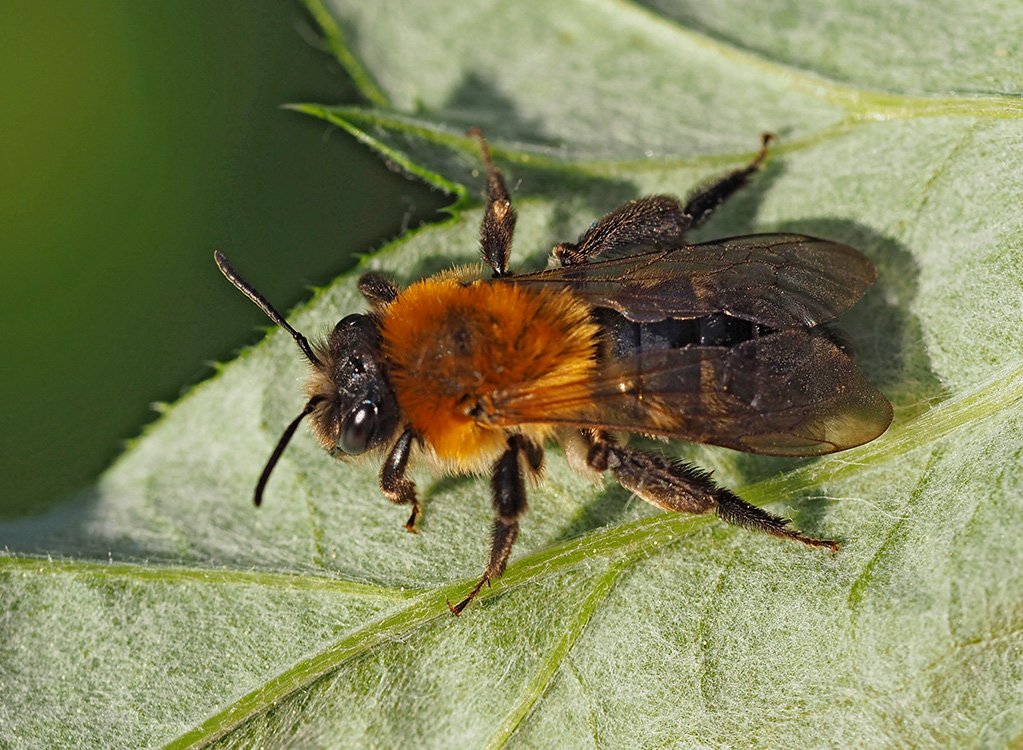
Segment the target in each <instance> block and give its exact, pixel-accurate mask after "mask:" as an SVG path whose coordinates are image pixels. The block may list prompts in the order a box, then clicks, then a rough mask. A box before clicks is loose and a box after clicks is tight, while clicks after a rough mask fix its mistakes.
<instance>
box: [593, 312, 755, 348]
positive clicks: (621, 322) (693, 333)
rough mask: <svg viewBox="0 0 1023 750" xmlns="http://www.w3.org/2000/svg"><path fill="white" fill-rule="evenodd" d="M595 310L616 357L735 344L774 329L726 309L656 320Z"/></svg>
mask: <svg viewBox="0 0 1023 750" xmlns="http://www.w3.org/2000/svg"><path fill="white" fill-rule="evenodd" d="M593 314H594V318H595V319H596V321H597V323H599V324H600V326H601V328H603V330H604V331H605V333H606V336H607V341H608V342H609V343H610V346H611V350H610V352H609V355H610V356H611V357H612V358H613V359H621V358H623V357H628V356H629V355H631V354H634V353H636V352H640V351H650V350H655V349H681V348H682V347H684V346H694V345H696V346H727V347H732V346H735V345H736V344H741V343H742V342H744V341H749V340H750V339H752V338H755V337H757V336H763V335H766V334H767V333H770V332H771V331H770V329H768V328H766V327H764V326H761V325H758V324H756V323H750V322H749V321H748V320H741V319H739V318H733V317H732V316H730V315H726V314H724V313H714V314H713V315H705V316H703V317H700V318H686V319H684V320H661V321H658V322H656V323H634V322H632V321H631V320H627V319H626V318H625V317H624V316H623V315H622V314H621V313H618V312H616V311H614V310H610V309H607V308H598V309H597V310H594V313H593Z"/></svg>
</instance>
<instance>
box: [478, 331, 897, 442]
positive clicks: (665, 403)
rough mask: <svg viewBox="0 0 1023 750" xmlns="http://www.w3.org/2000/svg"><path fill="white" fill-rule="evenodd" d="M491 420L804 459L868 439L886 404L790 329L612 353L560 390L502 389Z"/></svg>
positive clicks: (820, 341)
mask: <svg viewBox="0 0 1023 750" xmlns="http://www.w3.org/2000/svg"><path fill="white" fill-rule="evenodd" d="M494 405H495V409H496V411H497V416H498V418H497V420H495V421H496V422H497V423H498V424H502V425H504V426H512V425H515V424H519V423H547V424H556V425H565V426H574V427H580V428H595V429H607V430H610V431H625V432H639V433H646V434H652V435H659V436H663V437H668V438H678V439H683V440H692V441H696V442H701V443H712V444H714V445H723V446H726V447H728V448H735V449H736V450H741V451H747V452H751V453H764V454H769V455H780V456H813V455H820V454H824V453H831V452H833V451H838V450H843V449H845V448H851V447H853V446H856V445H860V444H862V443H866V442H868V441H870V440H873V439H874V438H875V437H877V436H878V435H880V434H881V433H882V432H884V431H885V429H886V428H887V427H888V424H889V423H890V422H891V419H892V408H891V404H889V403H888V400H887V399H886V398H885V397H884V396H883V395H882V394H881V392H880V391H878V390H877V389H876V388H875V387H874V386H873V385H872V384H871V383H870V382H868V381H867V379H866V378H865V377H864V376H863V375H862V373H860V371H859V368H858V367H857V366H856V363H855V362H854V361H853V360H852V358H851V357H849V355H848V354H846V353H845V352H844V351H842V350H841V349H839V348H838V347H837V346H836V345H835V344H834V343H832V342H831V341H830V340H829V339H828V338H826V337H825V336H823V335H821V334H819V333H815V332H812V331H805V330H802V329H791V330H787V331H779V332H777V333H772V334H769V335H767V336H761V337H757V338H754V339H751V340H749V341H746V342H744V343H742V344H738V345H736V346H733V347H731V348H728V347H713V346H687V347H683V348H681V349H657V350H652V351H650V350H647V351H641V352H638V353H635V354H633V355H630V356H628V357H625V358H622V359H614V360H610V361H608V362H605V363H603V364H602V365H601V368H600V370H599V371H598V373H597V374H596V376H595V377H593V378H591V379H589V380H587V381H585V382H583V381H581V380H580V381H579V382H576V383H570V384H567V385H565V386H564V387H563V388H550V389H545V390H537V389H533V390H530V389H528V388H523V389H521V390H520V391H515V390H510V391H507V392H505V393H504V394H502V397H501V398H498V399H496V400H495V402H494Z"/></svg>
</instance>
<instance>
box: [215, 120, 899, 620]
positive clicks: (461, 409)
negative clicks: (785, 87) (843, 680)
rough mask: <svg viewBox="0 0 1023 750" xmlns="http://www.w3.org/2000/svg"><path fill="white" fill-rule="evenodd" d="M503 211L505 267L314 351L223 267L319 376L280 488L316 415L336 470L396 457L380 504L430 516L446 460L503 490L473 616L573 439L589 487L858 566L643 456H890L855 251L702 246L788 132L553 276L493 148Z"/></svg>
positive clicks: (614, 229) (451, 467) (565, 255)
mask: <svg viewBox="0 0 1023 750" xmlns="http://www.w3.org/2000/svg"><path fill="white" fill-rule="evenodd" d="M469 134H470V135H471V136H472V137H474V138H475V139H476V140H477V142H478V143H479V147H480V151H481V155H482V160H483V164H484V165H485V167H486V178H487V199H486V208H485V211H484V214H483V220H482V224H481V227H480V250H481V255H482V261H483V264H482V265H480V266H479V267H477V268H476V269H475V270H466V269H460V270H459V269H456V270H452V271H449V272H444V273H441V274H439V275H436V276H432V277H429V278H426V279H423V280H420V281H417V282H415V283H413V284H411V285H410V286H408V287H407V288H405V289H399V288H398V286H396V285H395V284H394V283H393V282H392V281H391V280H389V279H387V278H385V277H384V276H382V275H380V274H376V273H368V274H366V275H364V276H362V277H361V279H360V280H359V283H358V288H359V291H360V292H361V293H362V295H363V296H364V297H365V298H366V300H367V302H368V305H369V310H368V312H365V313H357V314H353V315H348V316H346V317H344V318H342V319H341V320H340V321H338V323H337V325H336V326H334V329H333V330H332V331H331V332H330V334H329V335H328V336H327V337H326V338H325V339H324V340H322V341H317V342H314V343H310V342H309V340H308V339H306V337H305V336H303V335H302V334H301V333H299V332H298V331H296V330H295V329H294V328H293V327H292V326H291V325H290V324H289V323H288V322H287V321H286V320H285V319H284V317H283V316H282V315H281V314H280V313H279V312H278V311H277V310H276V309H275V308H274V307H273V305H271V304H270V303H269V302H268V301H267V300H266V299H265V298H264V297H263V296H262V295H261V294H260V293H259V292H258V291H257V290H256V289H255V288H254V287H253V286H252V285H251V284H249V283H248V282H247V281H245V280H244V279H243V278H242V277H241V276H240V275H239V274H238V272H237V271H235V269H234V268H233V267H232V266H231V264H230V263H229V262H228V260H227V258H226V257H224V255H223V254H222V253H221V252H219V251H217V252H216V253H215V254H214V257H215V259H216V263H217V265H218V267H219V268H220V270H221V271H222V272H223V274H224V276H226V277H227V279H228V280H229V281H230V282H231V283H232V284H233V285H234V286H235V287H237V288H238V290H239V291H241V292H242V293H243V294H244V295H245V296H246V297H248V298H249V299H250V300H251V301H252V302H254V303H255V304H256V305H257V306H258V307H259V308H260V309H261V310H262V311H263V312H264V313H266V315H267V316H268V317H269V318H270V319H271V320H272V321H274V322H275V323H276V324H277V325H279V326H280V327H282V328H283V329H284V330H286V331H287V332H288V333H289V334H291V336H292V337H293V338H294V339H295V342H296V343H297V344H298V347H299V349H300V350H301V352H302V354H303V355H304V356H305V359H306V360H307V361H308V364H309V366H310V373H309V380H308V384H307V386H306V395H307V397H308V399H307V401H306V404H305V406H304V408H303V409H302V411H301V412H300V413H299V415H298V416H297V417H295V419H294V420H293V421H292V422H291V423H290V424H289V425H288V426H287V427H286V428H285V430H284V433H283V434H282V435H281V438H280V440H279V441H278V443H277V446H276V447H275V448H274V451H273V453H272V454H271V455H270V458H269V460H268V461H267V463H266V466H265V468H264V469H263V472H262V475H261V476H260V477H259V480H258V482H257V483H256V488H255V503H256V505H257V506H258V505H260V503H261V502H262V499H263V493H264V490H265V488H266V485H267V480H268V479H269V477H270V473H271V472H272V471H273V468H274V466H275V465H276V463H277V461H278V459H279V458H280V457H281V454H282V453H283V452H284V450H285V448H286V447H287V445H288V442H289V441H290V440H291V438H292V436H293V435H294V433H295V431H296V429H297V428H298V426H299V424H300V422H301V421H302V420H303V419H304V418H306V417H310V419H311V422H312V428H313V432H314V433H315V435H316V438H317V439H318V440H319V442H320V443H321V444H322V445H323V447H324V448H325V449H326V451H327V452H328V453H329V454H330V455H332V456H335V457H338V458H343V457H347V456H355V455H360V454H368V453H377V454H379V455H380V456H381V457H382V465H381V468H380V489H381V491H382V493H383V495H384V497H386V498H387V499H388V500H390V501H391V502H393V503H396V504H398V505H404V506H408V507H409V509H410V514H409V517H408V520H407V521H406V523H405V528H406V529H407V530H408V531H410V532H411V531H415V529H416V522H417V519H418V518H419V515H420V511H421V508H420V503H419V499H418V497H417V494H416V487H415V484H414V483H413V482H412V480H410V479H409V477H408V474H409V469H410V467H411V466H412V464H413V463H414V462H415V461H417V460H425V461H427V462H429V463H431V464H433V465H435V466H436V467H437V468H439V469H440V470H442V471H445V472H449V473H455V474H488V475H489V476H490V479H491V490H492V496H493V505H494V511H495V519H494V526H493V533H492V537H491V544H490V556H489V559H488V561H487V563H486V567H485V568H484V571H483V574H482V575H481V576H480V578H479V580H478V582H477V583H476V585H475V586H474V587H473V588H472V589H471V590H470V591H469V592H468V593H467V595H466V596H465V598H464V599H462V601H460V602H459V603H458V604H451V602H448V606H449V608H450V609H451V611H452V612H453V613H454V614H455V615H458V614H460V613H461V612H462V610H463V609H465V607H466V605H468V604H469V603H470V602H471V601H472V600H473V598H475V597H476V595H477V594H478V593H479V591H480V590H481V589H482V587H483V586H485V585H488V584H489V583H490V582H491V581H493V580H495V579H496V578H498V577H499V576H500V575H501V574H502V572H503V571H504V569H505V566H506V565H507V562H508V558H509V556H510V555H511V551H512V546H513V545H514V543H515V539H516V537H517V536H518V533H519V520H520V518H521V517H522V515H523V513H524V512H525V511H526V480H527V478H532V479H537V480H538V479H539V478H540V477H541V475H542V472H543V465H544V446H545V445H547V444H548V443H549V442H551V441H557V442H560V443H561V445H562V446H563V447H564V451H565V455H566V458H567V460H568V462H569V463H570V464H571V465H572V466H573V467H574V468H577V469H580V470H581V471H583V472H588V473H590V474H595V475H604V474H605V473H608V472H609V473H610V474H611V476H613V477H614V479H615V480H617V481H618V482H619V483H620V484H621V485H622V486H623V487H625V488H627V489H628V490H630V491H631V492H633V493H635V494H636V495H638V496H639V497H641V498H643V499H644V500H646V501H647V502H649V503H651V504H653V505H655V506H656V507H658V508H661V509H663V510H666V511H672V512H676V513H707V512H714V513H715V514H716V515H717V516H718V517H719V518H721V519H723V520H724V521H726V522H728V523H732V524H737V525H739V526H744V527H746V528H748V529H752V530H754V531H760V532H765V533H767V534H772V535H774V536H777V537H781V538H783V539H789V540H793V541H796V542H801V543H803V544H806V545H809V546H811V547H825V548H829V549H831V550H832V551H835V550H837V548H838V543H837V542H836V541H834V540H830V539H817V538H814V537H811V536H808V535H806V534H804V533H803V532H801V531H799V530H797V529H795V528H793V527H792V526H791V525H790V522H789V521H788V520H786V519H784V518H781V517H779V516H776V515H773V514H771V513H769V512H767V511H766V510H763V509H761V508H758V507H756V506H753V505H750V504H749V503H747V502H745V501H744V500H742V499H741V498H740V497H738V496H737V495H736V494H734V493H733V492H731V491H729V490H728V489H725V488H723V487H720V486H718V485H717V484H715V482H714V481H713V480H712V478H711V475H710V474H709V473H708V472H705V471H702V470H700V469H698V468H696V467H695V466H692V465H690V464H686V463H681V462H678V461H673V460H669V459H666V458H664V457H662V456H660V455H657V454H655V453H651V452H649V451H646V450H642V449H640V448H636V447H631V446H629V445H628V444H627V443H626V442H624V441H623V439H622V436H623V435H627V434H628V433H638V434H641V435H646V436H654V437H658V438H663V439H682V440H689V441H696V442H700V443H710V444H714V445H720V446H725V447H728V448H733V449H735V450H739V451H747V452H750V453H760V454H768V455H776V456H816V455H822V454H826V453H831V452H834V451H840V450H844V449H846V448H851V447H853V446H856V445H860V444H862V443H865V442H868V441H870V440H873V439H874V438H876V437H877V436H878V435H880V434H881V433H883V432H884V431H885V429H887V427H888V424H889V423H890V421H891V418H892V408H891V405H890V404H889V402H888V400H887V399H886V398H885V397H884V396H883V395H882V394H881V392H880V391H878V390H877V388H875V387H874V386H873V385H872V384H871V383H870V382H869V381H868V380H867V379H866V378H865V377H864V376H863V374H862V373H861V372H860V370H859V368H858V367H857V365H856V363H855V362H854V360H853V359H852V357H851V356H850V355H849V354H848V353H847V352H846V350H845V348H844V347H843V346H841V345H840V344H838V343H836V340H835V337H834V336H833V335H832V334H831V333H830V332H829V330H828V329H827V328H826V325H825V324H827V323H828V322H829V321H831V320H832V319H833V318H834V317H835V316H837V315H838V314H839V313H841V312H843V311H845V310H846V309H848V308H849V307H851V306H852V305H853V304H854V303H856V301H857V300H859V299H860V297H862V296H863V294H864V293H865V292H866V290H867V288H868V287H869V286H870V285H871V284H872V283H873V281H874V279H875V276H876V272H875V269H874V266H873V265H872V264H871V262H870V261H869V260H868V259H867V258H865V257H864V256H863V255H862V254H861V253H859V252H858V251H857V250H854V249H853V248H851V247H848V246H846V245H843V244H840V243H838V242H832V241H830V240H824V239H817V238H814V237H808V236H804V235H799V234H753V235H745V236H738V237H730V238H727V239H721V240H715V241H713V242H704V243H699V244H690V243H689V242H687V241H686V234H687V233H688V232H689V231H690V230H691V229H693V228H695V227H697V226H699V225H700V224H701V223H703V222H704V221H705V220H706V219H707V218H708V216H710V214H711V213H712V212H713V211H714V209H715V208H716V207H717V206H719V205H720V204H721V203H722V202H724V201H725V200H726V199H728V198H729V197H730V196H732V195H733V194H734V193H735V192H736V191H738V190H739V189H740V188H741V187H743V185H745V184H746V183H747V182H748V180H749V179H750V177H751V176H752V175H753V174H754V173H755V172H757V171H758V170H759V169H760V167H761V165H762V163H763V162H764V159H765V157H766V155H767V147H768V142H769V140H770V136H769V135H765V136H763V139H762V140H763V143H762V145H761V148H760V151H759V152H758V154H757V155H756V157H755V158H754V159H753V160H752V161H751V162H750V163H749V164H747V165H746V166H745V167H742V168H740V169H737V170H735V171H733V172H731V173H729V174H727V175H725V176H723V177H722V178H721V179H719V180H717V181H715V182H713V183H711V184H708V185H707V186H705V187H704V188H702V189H699V190H697V191H696V192H695V193H694V194H692V195H691V197H689V199H688V200H687V201H685V202H684V203H683V202H681V201H680V200H679V199H678V198H676V197H673V196H668V195H653V196H648V197H644V198H640V199H638V200H633V201H629V202H627V203H625V204H624V205H622V206H620V207H619V208H617V209H615V210H614V211H611V212H610V213H609V214H607V215H606V216H604V217H603V218H601V219H599V220H598V221H596V222H594V223H593V224H592V225H591V226H590V228H589V229H587V230H586V231H585V232H584V233H583V234H582V235H581V236H580V237H579V239H578V240H577V241H576V242H574V243H573V242H564V243H561V244H558V245H557V246H556V247H554V249H553V251H552V256H553V257H552V266H553V267H551V268H548V269H547V270H542V271H538V272H534V273H523V274H514V273H512V272H511V270H510V269H509V255H510V249H511V242H512V236H513V233H514V229H515V220H516V213H515V209H514V208H513V206H512V202H511V198H510V196H509V193H508V189H507V187H506V186H505V181H504V178H503V177H502V174H501V172H500V170H499V169H498V168H497V167H496V166H495V164H494V162H493V159H492V158H491V155H490V150H489V148H488V146H487V142H486V140H485V139H484V137H483V135H482V134H481V133H480V132H479V130H476V129H473V130H471V131H469Z"/></svg>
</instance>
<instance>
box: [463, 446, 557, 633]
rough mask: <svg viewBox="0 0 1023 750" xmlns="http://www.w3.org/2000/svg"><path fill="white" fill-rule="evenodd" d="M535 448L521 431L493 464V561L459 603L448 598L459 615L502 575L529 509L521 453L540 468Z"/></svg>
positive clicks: (533, 465) (534, 466) (537, 470)
mask: <svg viewBox="0 0 1023 750" xmlns="http://www.w3.org/2000/svg"><path fill="white" fill-rule="evenodd" d="M535 448H536V446H531V444H530V443H529V441H527V440H526V439H524V438H523V437H521V436H520V435H512V436H511V437H510V438H508V449H507V450H505V452H504V453H502V454H501V457H500V458H499V459H497V463H496V464H494V473H493V475H492V478H491V481H490V484H491V487H492V489H493V492H494V510H495V511H496V512H497V515H496V517H495V518H494V534H493V537H492V541H491V544H490V561H489V562H488V563H487V567H486V569H485V570H484V571H483V576H482V577H481V578H480V580H479V582H477V584H476V585H475V586H474V587H473V589H472V591H470V592H469V594H468V596H466V597H465V598H464V599H463V600H462V601H460V602H459V603H458V604H452V603H451V602H448V609H450V610H451V613H452V614H454V615H456V616H457V615H460V614H461V613H462V610H463V609H465V608H466V606H467V605H468V604H469V602H471V601H472V600H473V599H475V598H476V595H477V594H478V593H479V592H480V590H481V589H482V588H483V586H484V585H487V586H489V585H490V582H491V581H493V580H494V579H496V578H500V576H501V574H502V573H503V572H504V568H505V566H506V565H507V564H508V557H509V556H510V555H511V551H512V545H514V544H515V537H517V536H518V534H519V517H520V516H521V515H522V514H523V513H525V512H526V484H525V481H524V478H523V476H522V462H521V457H525V458H526V460H527V462H528V465H529V468H530V470H531V471H533V472H534V473H535V472H539V471H540V459H541V458H542V455H541V456H537V451H536V450H535Z"/></svg>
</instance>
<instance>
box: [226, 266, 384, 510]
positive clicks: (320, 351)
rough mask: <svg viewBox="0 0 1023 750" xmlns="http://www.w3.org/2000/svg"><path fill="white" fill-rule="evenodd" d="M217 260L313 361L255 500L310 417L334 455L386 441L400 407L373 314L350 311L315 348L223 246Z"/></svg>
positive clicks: (260, 498) (354, 452) (258, 501)
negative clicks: (300, 402)
mask: <svg viewBox="0 0 1023 750" xmlns="http://www.w3.org/2000/svg"><path fill="white" fill-rule="evenodd" d="M213 258H214V260H215V261H216V263H217V267H218V268H219V269H220V271H221V273H223V274H224V276H225V277H226V278H227V280H228V281H230V282H231V283H232V284H233V285H234V286H235V288H236V289H238V291H240V292H241V293H242V294H244V295H245V296H246V297H248V298H249V299H250V300H252V302H253V303H255V305H256V306H257V307H259V309H261V310H262V311H263V312H264V313H266V315H267V317H269V318H270V320H272V321H273V322H274V323H276V324H277V325H279V326H280V327H281V328H283V329H284V330H286V331H287V332H288V333H290V334H291V336H292V338H294V339H295V343H296V344H298V347H299V349H301V350H302V353H303V354H304V355H305V358H306V359H307V360H308V361H309V364H310V365H312V373H311V374H310V377H309V383H308V386H307V388H306V390H307V392H308V394H309V400H308V401H307V402H306V405H305V407H304V408H303V409H302V411H301V412H300V413H299V415H298V416H297V417H295V418H294V419H293V420H292V421H291V423H290V424H288V426H287V427H286V428H285V429H284V432H283V433H282V434H281V438H280V440H278V441H277V446H276V447H275V448H274V451H273V453H271V454H270V459H269V460H268V461H267V462H266V466H265V467H264V469H263V473H262V474H261V475H260V477H259V481H258V482H257V483H256V491H255V496H254V500H255V503H256V505H260V504H261V503H262V501H263V490H264V489H265V488H266V483H267V480H269V478H270V473H271V472H272V471H273V468H274V466H275V465H276V464H277V461H278V460H279V459H280V457H281V455H282V454H283V453H284V449H285V448H287V446H288V443H289V442H290V441H291V438H292V436H293V435H294V434H295V430H297V429H298V425H299V424H300V423H301V422H302V420H303V419H305V418H306V417H307V416H309V415H312V422H313V430H314V432H315V433H316V437H317V438H318V439H319V440H320V443H321V444H322V445H323V447H324V448H326V449H327V451H329V452H330V454H331V455H333V456H339V455H357V454H360V453H364V452H365V451H367V450H369V449H372V448H375V447H377V446H379V445H381V444H382V443H384V442H385V441H386V440H387V439H388V438H389V437H390V436H391V435H392V434H393V433H394V432H395V430H396V429H397V426H398V423H399V412H398V405H397V402H396V401H395V399H394V394H393V393H392V391H391V388H390V386H389V385H388V383H387V379H386V378H385V376H384V371H383V366H382V357H381V354H380V335H379V328H378V325H377V322H376V320H375V319H374V318H373V317H372V316H370V315H349V316H347V317H345V318H342V319H341V320H340V321H338V324H337V325H336V326H334V330H333V331H331V333H330V335H329V336H328V337H327V339H326V341H324V342H323V343H322V344H320V345H318V346H316V347H315V349H314V347H312V346H310V344H309V340H308V339H306V337H305V336H303V335H302V334H301V333H299V332H298V331H296V330H295V329H294V328H292V327H291V325H290V324H289V323H288V321H286V320H285V319H284V316H283V315H281V314H280V313H279V312H277V310H276V308H274V306H273V305H271V304H270V303H269V302H268V301H267V299H266V298H265V297H263V295H262V294H260V293H259V292H258V291H257V290H256V289H255V287H253V286H252V285H251V284H249V283H248V282H247V281H245V279H243V278H242V277H241V276H240V275H239V274H238V272H237V271H235V269H234V267H233V266H232V265H231V264H230V262H229V261H228V260H227V258H226V257H225V256H224V254H223V253H221V252H220V251H219V250H217V251H215V252H214V253H213Z"/></svg>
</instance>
